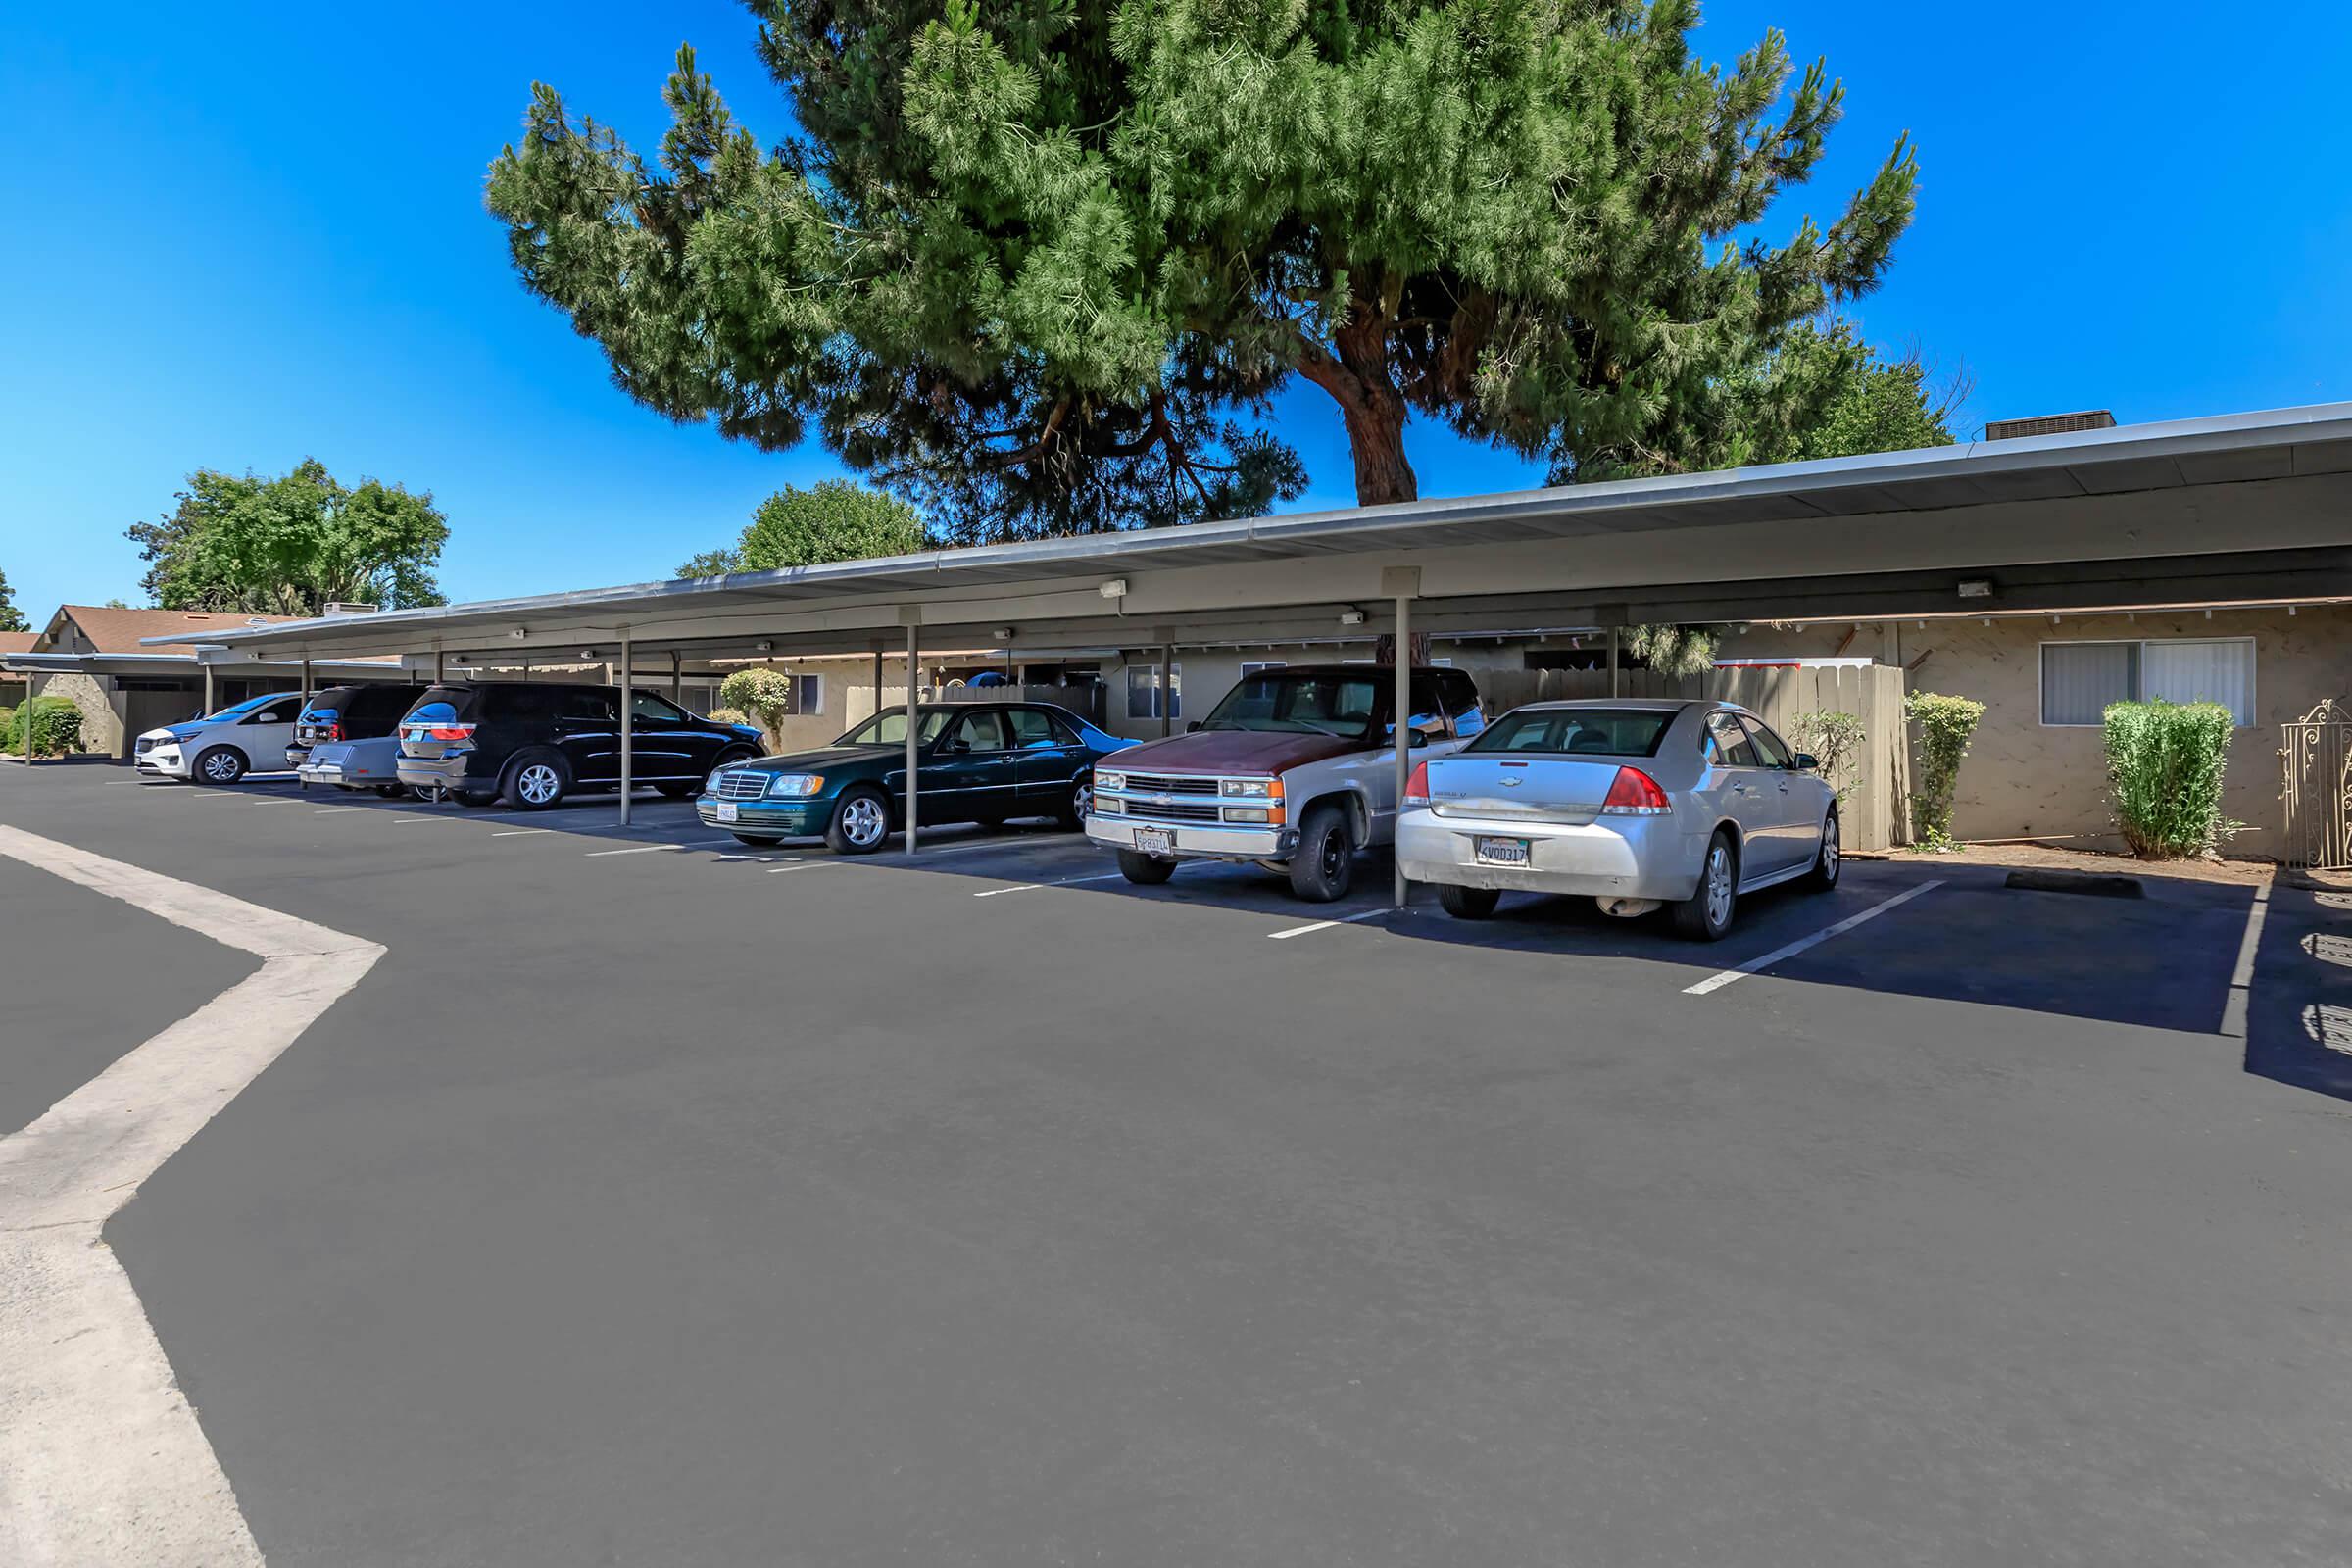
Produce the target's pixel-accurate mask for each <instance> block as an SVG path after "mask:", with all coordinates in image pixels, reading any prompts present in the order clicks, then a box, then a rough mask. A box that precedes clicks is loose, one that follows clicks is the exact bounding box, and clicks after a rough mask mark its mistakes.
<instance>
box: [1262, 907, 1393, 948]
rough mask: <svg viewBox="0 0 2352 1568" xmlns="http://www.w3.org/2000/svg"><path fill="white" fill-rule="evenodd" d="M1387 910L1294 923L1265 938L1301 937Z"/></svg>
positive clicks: (1371, 910)
mask: <svg viewBox="0 0 2352 1568" xmlns="http://www.w3.org/2000/svg"><path fill="white" fill-rule="evenodd" d="M1388 912H1389V911H1388V910H1387V909H1366V910H1364V911H1363V912H1362V913H1360V914H1343V915H1341V916H1340V917H1339V918H1338V919H1336V920H1317V921H1316V922H1315V923H1314V924H1312V925H1295V926H1293V927H1291V928H1290V929H1289V930H1288V931H1269V932H1267V933H1266V940H1267V941H1268V942H1280V941H1282V940H1283V939H1284V938H1285V937H1302V936H1304V935H1306V934H1307V933H1308V932H1309V931H1328V930H1330V929H1331V928H1332V927H1333V926H1335V925H1351V924H1353V923H1354V922H1355V921H1358V920H1369V919H1371V918H1372V917H1373V916H1375V915H1382V914H1387V913H1388Z"/></svg>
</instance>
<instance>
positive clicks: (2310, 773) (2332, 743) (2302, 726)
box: [2278, 697, 2352, 870]
mask: <svg viewBox="0 0 2352 1568" xmlns="http://www.w3.org/2000/svg"><path fill="white" fill-rule="evenodd" d="M2281 729H2282V730H2283V735H2282V737H2281V738H2282V741H2283V744H2282V745H2281V746H2280V747H2279V749H2278V755H2279V756H2280V757H2281V758H2282V759H2284V760H2285V762H2286V784H2285V787H2284V788H2283V789H2282V790H2280V791H2279V799H2280V800H2282V801H2283V802H2284V803H2285V805H2286V863H2287V864H2289V865H2299V866H2308V867H2310V868H2312V869H2314V870H2320V869H2327V868H2344V867H2352V705H2348V704H2346V703H2344V702H2341V701H2339V700H2337V699H2335V698H2332V697H2330V698H2327V699H2326V700H2324V701H2323V702H2322V703H2321V704H2320V705H2319V706H2318V707H2317V708H2314V709H2313V710H2312V711H2310V712H2308V713H2305V714H2304V715H2303V716H2302V717H2301V718H2298V719H2296V720H2295V721H2294V722H2293V723H2291V724H2286V725H2283V726H2281Z"/></svg>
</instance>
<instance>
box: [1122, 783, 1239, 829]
mask: <svg viewBox="0 0 2352 1568" xmlns="http://www.w3.org/2000/svg"><path fill="white" fill-rule="evenodd" d="M1130 778H1131V779H1132V775H1130ZM1212 782H1213V780H1212ZM1127 814H1128V815H1129V816H1136V817H1143V818H1145V819H1146V820H1153V821H1161V822H1214V821H1216V820H1217V807H1216V803H1215V802H1213V801H1171V802H1169V803H1168V804H1166V805H1164V806H1163V805H1161V804H1160V803H1159V802H1157V801H1139V800H1135V799H1132V798H1130V799H1129V800H1128V802H1127Z"/></svg>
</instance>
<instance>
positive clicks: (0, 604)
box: [0, 571, 32, 631]
mask: <svg viewBox="0 0 2352 1568" xmlns="http://www.w3.org/2000/svg"><path fill="white" fill-rule="evenodd" d="M30 630H32V625H31V623H30V622H29V621H27V620H25V612H23V611H22V610H19V609H18V608H17V599H16V595H15V594H13V593H11V592H10V591H9V586H8V573H7V572H5V571H0V631H30Z"/></svg>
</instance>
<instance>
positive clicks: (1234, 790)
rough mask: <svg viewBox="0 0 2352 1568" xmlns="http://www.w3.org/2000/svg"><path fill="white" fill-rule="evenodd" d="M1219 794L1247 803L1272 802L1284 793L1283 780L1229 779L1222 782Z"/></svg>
mask: <svg viewBox="0 0 2352 1568" xmlns="http://www.w3.org/2000/svg"><path fill="white" fill-rule="evenodd" d="M1217 793H1218V794H1220V795H1223V796H1225V797H1227V798H1228V799H1231V798H1233V797H1236V796H1239V797H1240V798H1241V799H1243V800H1246V801H1264V800H1271V799H1273V798H1274V797H1276V796H1278V795H1280V794H1281V793H1282V780H1280V779H1276V778H1229V779H1223V780H1220V781H1219V782H1218V784H1217Z"/></svg>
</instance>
